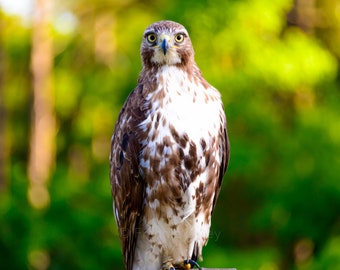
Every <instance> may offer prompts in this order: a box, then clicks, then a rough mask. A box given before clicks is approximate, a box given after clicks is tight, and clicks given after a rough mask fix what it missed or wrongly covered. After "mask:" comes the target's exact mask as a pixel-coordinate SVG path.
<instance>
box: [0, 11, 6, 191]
mask: <svg viewBox="0 0 340 270" xmlns="http://www.w3.org/2000/svg"><path fill="white" fill-rule="evenodd" d="M3 27H4V23H3V15H2V12H1V10H0V192H1V191H3V190H4V189H5V188H6V159H7V158H6V157H7V149H6V130H5V124H6V111H5V106H4V72H5V67H4V51H3V36H2V33H3Z"/></svg>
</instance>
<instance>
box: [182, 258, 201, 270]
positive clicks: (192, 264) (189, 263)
mask: <svg viewBox="0 0 340 270" xmlns="http://www.w3.org/2000/svg"><path fill="white" fill-rule="evenodd" d="M183 264H184V267H185V268H184V269H188V270H189V269H192V268H194V267H195V266H196V267H197V268H200V266H199V265H198V263H197V262H196V261H194V260H191V259H189V260H185V261H184V262H183Z"/></svg>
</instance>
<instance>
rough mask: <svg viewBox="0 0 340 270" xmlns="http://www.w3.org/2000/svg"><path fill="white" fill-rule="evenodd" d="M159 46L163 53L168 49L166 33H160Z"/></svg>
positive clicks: (168, 39) (168, 38)
mask: <svg viewBox="0 0 340 270" xmlns="http://www.w3.org/2000/svg"><path fill="white" fill-rule="evenodd" d="M159 41H160V45H159V46H160V48H161V49H162V51H163V53H164V55H166V53H167V51H168V49H169V48H170V44H169V41H170V37H169V36H168V35H161V36H160V40H159Z"/></svg>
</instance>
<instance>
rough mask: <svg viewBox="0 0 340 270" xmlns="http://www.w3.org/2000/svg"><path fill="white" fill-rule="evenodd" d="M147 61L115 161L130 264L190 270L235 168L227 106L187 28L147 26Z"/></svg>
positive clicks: (126, 110)
mask: <svg viewBox="0 0 340 270" xmlns="http://www.w3.org/2000/svg"><path fill="white" fill-rule="evenodd" d="M141 59H142V64H143V67H142V70H141V72H140V75H139V78H138V85H137V87H136V88H135V89H134V90H133V91H132V92H131V93H130V95H129V96H128V98H127V100H126V101H125V104H124V106H123V108H122V110H121V112H120V115H119V117H118V120H117V123H116V125H115V129H114V133H113V136H112V145H111V155H110V182H111V188H112V195H113V200H114V215H115V219H116V223H117V226H118V231H119V236H120V241H121V246H122V251H123V257H124V263H125V266H126V269H127V270H132V269H133V270H138V269H147V270H160V269H162V270H174V269H190V268H193V267H195V266H197V263H196V261H197V260H198V259H201V258H202V248H203V246H204V245H205V244H206V243H207V241H208V238H209V230H210V223H211V213H212V211H213V209H214V207H215V204H216V200H217V197H218V194H219V191H220V186H221V182H222V179H223V177H224V174H225V172H226V169H227V165H228V161H229V140H228V135H227V123H226V116H225V112H224V107H223V104H222V101H221V96H220V93H219V92H218V91H217V90H216V89H215V88H214V87H213V86H211V85H210V84H209V83H208V82H207V81H206V80H205V79H204V78H203V77H202V74H201V72H200V70H199V68H198V67H197V65H196V63H195V60H194V50H193V47H192V43H191V41H190V38H189V35H188V32H187V30H186V29H185V28H184V27H183V26H182V25H181V24H179V23H176V22H172V21H159V22H155V23H153V24H151V25H150V26H149V27H147V28H146V30H145V32H144V35H143V40H142V45H141Z"/></svg>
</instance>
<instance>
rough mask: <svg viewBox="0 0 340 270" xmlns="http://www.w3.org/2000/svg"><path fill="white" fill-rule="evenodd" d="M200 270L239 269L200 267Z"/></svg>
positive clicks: (233, 269)
mask: <svg viewBox="0 0 340 270" xmlns="http://www.w3.org/2000/svg"><path fill="white" fill-rule="evenodd" d="M198 269H200V270H237V269H236V268H204V267H203V268H198Z"/></svg>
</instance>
